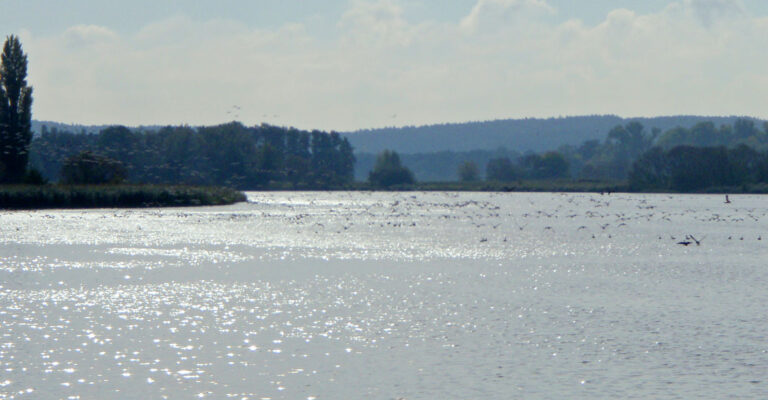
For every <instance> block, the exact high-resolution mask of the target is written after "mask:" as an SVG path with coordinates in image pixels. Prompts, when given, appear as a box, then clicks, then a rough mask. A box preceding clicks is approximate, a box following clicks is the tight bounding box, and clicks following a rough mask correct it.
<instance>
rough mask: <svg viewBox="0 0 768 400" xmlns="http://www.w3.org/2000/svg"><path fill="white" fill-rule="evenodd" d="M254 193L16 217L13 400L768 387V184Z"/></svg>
mask: <svg viewBox="0 0 768 400" xmlns="http://www.w3.org/2000/svg"><path fill="white" fill-rule="evenodd" d="M249 199H250V202H249V203H247V204H239V205H235V206H230V207H210V208H188V209H163V210H157V209H153V210H87V211H82V210H77V211H75V210H66V211H34V212H2V213H0V223H1V224H2V232H0V399H17V398H30V399H31V398H121V399H122V398H180V397H182V398H188V397H198V398H237V399H243V398H247V399H262V398H272V399H279V398H290V399H295V398H300V399H322V398H384V399H387V398H408V399H416V398H518V397H519V398H678V397H679V398H724V397H736V398H763V397H764V395H765V393H766V390H767V389H768V387H766V384H767V383H766V379H765V376H766V371H768V354H766V352H768V345H766V341H765V337H766V334H768V326H767V325H766V324H765V321H766V317H767V315H766V314H767V312H766V310H765V306H764V304H766V300H768V291H766V290H765V287H766V283H767V279H766V278H767V275H768V273H767V271H766V268H765V265H764V262H763V260H765V259H766V255H768V251H767V250H768V248H767V247H766V246H768V236H766V240H763V236H765V235H766V232H765V230H764V226H765V223H764V222H765V221H766V220H767V218H768V204H766V201H765V199H766V198H765V197H761V196H733V198H732V200H733V201H734V202H733V203H732V204H723V202H722V199H721V198H720V197H719V196H668V195H621V194H618V195H616V194H614V195H611V196H600V195H589V194H554V195H553V194H479V193H466V194H457V193H295V192H294V193H251V194H250V195H249ZM686 237H688V238H689V239H686ZM691 237H693V238H695V239H696V240H698V241H700V245H696V244H695V242H694V241H693V240H692V239H690V238H691ZM679 242H691V243H690V244H689V245H687V246H686V245H682V244H679Z"/></svg>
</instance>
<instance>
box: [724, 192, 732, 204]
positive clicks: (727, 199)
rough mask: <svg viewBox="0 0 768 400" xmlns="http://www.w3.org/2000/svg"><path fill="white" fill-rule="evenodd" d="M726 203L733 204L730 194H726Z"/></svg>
mask: <svg viewBox="0 0 768 400" xmlns="http://www.w3.org/2000/svg"><path fill="white" fill-rule="evenodd" d="M725 204H731V199H729V198H728V195H727V194H726V195H725Z"/></svg>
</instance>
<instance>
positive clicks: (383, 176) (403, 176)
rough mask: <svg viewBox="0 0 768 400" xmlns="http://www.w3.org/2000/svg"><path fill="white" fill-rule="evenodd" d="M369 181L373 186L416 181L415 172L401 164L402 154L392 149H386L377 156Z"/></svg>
mask: <svg viewBox="0 0 768 400" xmlns="http://www.w3.org/2000/svg"><path fill="white" fill-rule="evenodd" d="M368 182H370V183H371V185H373V186H380V187H390V186H394V185H409V184H412V183H414V182H415V179H414V178H413V172H411V170H409V169H408V168H406V167H403V166H402V165H401V164H400V156H399V155H398V154H397V153H396V152H394V151H390V150H384V151H382V152H381V153H379V155H378V156H377V157H376V165H374V167H373V171H371V172H370V174H368Z"/></svg>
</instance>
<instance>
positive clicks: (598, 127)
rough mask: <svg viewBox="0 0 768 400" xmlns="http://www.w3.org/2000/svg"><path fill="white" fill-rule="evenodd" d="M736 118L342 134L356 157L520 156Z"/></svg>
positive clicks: (501, 123) (518, 123) (537, 122)
mask: <svg viewBox="0 0 768 400" xmlns="http://www.w3.org/2000/svg"><path fill="white" fill-rule="evenodd" d="M737 118H739V117H736V116H731V117H703V116H687V115H681V116H670V117H654V118H621V117H618V116H615V115H596V116H581V117H563V118H548V119H536V118H527V119H504V120H495V121H485V122H466V123H456V124H440V125H428V126H418V127H413V126H409V127H402V128H381V129H367V130H360V131H355V132H347V133H343V135H344V136H346V137H348V138H349V141H350V143H351V144H352V146H353V147H354V148H355V152H356V153H378V152H380V151H382V150H385V149H390V150H395V151H397V152H400V153H407V154H414V153H433V152H439V151H454V152H464V151H471V150H496V149H498V148H500V147H504V148H506V149H508V150H512V151H518V152H527V151H534V152H541V151H547V150H554V149H557V148H558V147H560V146H561V145H564V144H571V145H578V144H581V143H583V142H584V141H587V140H591V139H598V140H603V139H605V137H606V135H607V133H608V131H609V130H610V129H611V128H613V127H614V126H616V125H619V124H625V123H627V122H629V121H639V122H640V123H642V124H643V125H644V126H645V127H646V128H647V129H648V130H650V129H651V128H659V129H661V130H662V131H666V130H669V129H672V128H675V127H677V126H682V127H686V128H689V127H691V126H693V125H695V124H696V123H699V122H702V121H712V122H714V123H715V125H721V124H732V123H733V121H735V120H736V119H737Z"/></svg>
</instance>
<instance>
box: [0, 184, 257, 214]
mask: <svg viewBox="0 0 768 400" xmlns="http://www.w3.org/2000/svg"><path fill="white" fill-rule="evenodd" d="M245 200H246V198H245V195H244V194H243V193H242V192H239V191H237V190H234V189H228V188H222V187H196V186H165V185H8V186H0V208H3V209H38V208H135V207H184V206H211V205H225V204H233V203H237V202H241V201H245Z"/></svg>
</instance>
